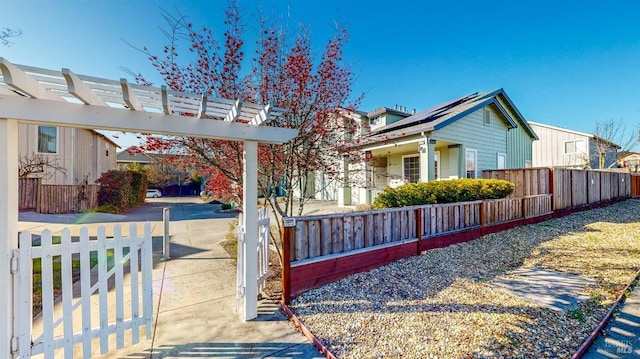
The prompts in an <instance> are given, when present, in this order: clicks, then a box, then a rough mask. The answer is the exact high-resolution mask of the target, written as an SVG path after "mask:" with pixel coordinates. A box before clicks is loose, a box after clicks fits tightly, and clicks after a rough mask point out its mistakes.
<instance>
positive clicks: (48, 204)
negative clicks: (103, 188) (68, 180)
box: [36, 184, 100, 214]
mask: <svg viewBox="0 0 640 359" xmlns="http://www.w3.org/2000/svg"><path fill="white" fill-rule="evenodd" d="M99 190H100V186H98V185H95V184H87V185H57V184H52V185H41V186H40V190H39V194H38V208H37V209H36V211H37V212H38V213H49V214H59V213H77V212H84V211H87V210H89V209H91V208H95V207H97V206H98V191H99Z"/></svg>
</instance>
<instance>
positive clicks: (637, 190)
mask: <svg viewBox="0 0 640 359" xmlns="http://www.w3.org/2000/svg"><path fill="white" fill-rule="evenodd" d="M631 197H634V198H635V197H640V175H638V174H633V175H631Z"/></svg>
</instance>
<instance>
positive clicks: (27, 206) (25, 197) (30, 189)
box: [18, 178, 40, 211]
mask: <svg viewBox="0 0 640 359" xmlns="http://www.w3.org/2000/svg"><path fill="white" fill-rule="evenodd" d="M39 188H40V178H19V179H18V192H19V193H18V208H19V209H20V210H21V211H35V210H36V208H37V207H38V189H39Z"/></svg>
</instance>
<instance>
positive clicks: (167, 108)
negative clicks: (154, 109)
mask: <svg viewBox="0 0 640 359" xmlns="http://www.w3.org/2000/svg"><path fill="white" fill-rule="evenodd" d="M160 93H161V94H162V110H163V111H164V113H165V114H167V115H171V106H170V105H169V91H168V89H167V86H165V85H162V87H161V88H160Z"/></svg>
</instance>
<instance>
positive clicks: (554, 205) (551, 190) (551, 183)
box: [548, 167, 556, 212]
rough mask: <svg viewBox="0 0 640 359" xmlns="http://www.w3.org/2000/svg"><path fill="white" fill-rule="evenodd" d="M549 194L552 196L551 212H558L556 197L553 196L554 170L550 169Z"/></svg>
mask: <svg viewBox="0 0 640 359" xmlns="http://www.w3.org/2000/svg"><path fill="white" fill-rule="evenodd" d="M548 188H549V194H550V195H551V212H555V210H556V201H555V200H556V198H555V197H556V196H555V195H554V194H553V191H554V189H553V168H552V167H549V186H548Z"/></svg>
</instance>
